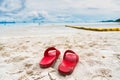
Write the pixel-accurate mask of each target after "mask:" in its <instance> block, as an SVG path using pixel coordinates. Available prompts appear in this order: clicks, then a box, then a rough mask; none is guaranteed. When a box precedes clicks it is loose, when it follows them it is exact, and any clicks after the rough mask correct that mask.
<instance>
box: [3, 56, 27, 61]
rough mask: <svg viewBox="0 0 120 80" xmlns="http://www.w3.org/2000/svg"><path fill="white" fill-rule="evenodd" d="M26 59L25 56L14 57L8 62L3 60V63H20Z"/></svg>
mask: <svg viewBox="0 0 120 80" xmlns="http://www.w3.org/2000/svg"><path fill="white" fill-rule="evenodd" d="M26 58H28V57H27V56H16V57H13V58H10V59H8V60H5V62H7V63H11V62H20V61H23V60H25V59H26Z"/></svg>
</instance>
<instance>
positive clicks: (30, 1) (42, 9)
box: [0, 0, 120, 22]
mask: <svg viewBox="0 0 120 80" xmlns="http://www.w3.org/2000/svg"><path fill="white" fill-rule="evenodd" d="M119 14H120V0H0V21H5V20H7V21H31V20H43V21H52V22H69V21H71V22H95V21H101V20H111V19H113V20H115V19H117V18H120V15H119Z"/></svg>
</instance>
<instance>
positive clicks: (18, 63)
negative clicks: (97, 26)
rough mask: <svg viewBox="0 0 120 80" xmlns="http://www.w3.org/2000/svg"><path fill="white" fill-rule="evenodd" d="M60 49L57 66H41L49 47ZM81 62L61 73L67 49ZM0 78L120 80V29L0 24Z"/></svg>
mask: <svg viewBox="0 0 120 80" xmlns="http://www.w3.org/2000/svg"><path fill="white" fill-rule="evenodd" d="M52 46H53V47H56V48H57V49H58V50H60V51H61V55H60V56H59V58H58V59H57V61H56V63H55V65H54V66H51V67H50V68H46V69H43V68H40V66H39V61H40V60H41V59H42V57H43V55H44V51H45V50H46V49H47V48H48V47H52ZM68 49H71V50H73V51H74V52H76V53H77V54H78V55H79V62H78V64H77V66H76V67H75V69H74V71H73V73H72V74H71V75H66V76H63V75H60V74H59V72H58V65H59V64H60V63H61V61H62V59H63V55H64V52H65V51H66V50H68ZM0 80H120V32H117V31H113V32H95V31H86V30H80V29H73V28H68V27H65V26H64V25H59V26H55V25H53V26H28V27H27V26H26V27H14V28H13V27H0Z"/></svg>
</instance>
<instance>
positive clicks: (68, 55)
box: [39, 47, 79, 74]
mask: <svg viewBox="0 0 120 80" xmlns="http://www.w3.org/2000/svg"><path fill="white" fill-rule="evenodd" d="M59 55H60V51H59V50H57V49H56V48H54V47H49V48H48V49H46V50H45V52H44V57H43V58H42V60H41V61H40V63H39V65H40V67H42V68H47V67H50V66H51V65H53V64H54V63H55V61H56V60H57V58H58V57H59ZM78 61H79V57H78V55H77V54H76V53H75V52H73V51H72V50H66V51H65V53H64V56H63V60H62V62H61V63H60V65H59V67H58V71H59V72H60V73H61V74H71V73H72V72H73V70H74V68H75V66H76V64H77V63H78Z"/></svg>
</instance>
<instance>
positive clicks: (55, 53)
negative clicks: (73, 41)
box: [39, 47, 60, 68]
mask: <svg viewBox="0 0 120 80" xmlns="http://www.w3.org/2000/svg"><path fill="white" fill-rule="evenodd" d="M59 55H60V51H59V50H57V49H56V48H54V47H49V48H48V49H46V50H45V52H44V57H43V58H42V60H41V61H40V63H39V65H40V67H43V68H47V67H50V66H51V65H53V63H54V62H55V61H56V59H57V58H58V57H59Z"/></svg>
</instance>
